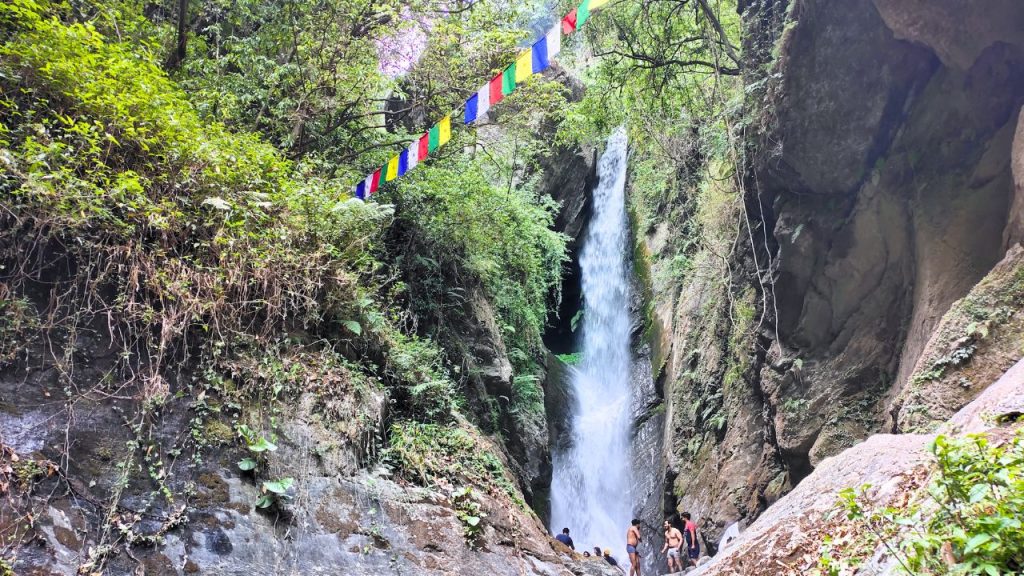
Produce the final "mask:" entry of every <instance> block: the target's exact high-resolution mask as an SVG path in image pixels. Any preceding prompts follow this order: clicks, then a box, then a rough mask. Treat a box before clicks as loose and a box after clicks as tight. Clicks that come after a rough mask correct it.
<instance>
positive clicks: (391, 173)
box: [384, 156, 398, 182]
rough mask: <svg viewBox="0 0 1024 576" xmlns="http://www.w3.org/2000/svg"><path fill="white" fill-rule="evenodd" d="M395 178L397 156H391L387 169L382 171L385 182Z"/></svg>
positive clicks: (396, 176)
mask: <svg viewBox="0 0 1024 576" xmlns="http://www.w3.org/2000/svg"><path fill="white" fill-rule="evenodd" d="M395 178H398V156H392V157H391V160H388V171H387V172H385V173H384V181H385V182H391V181H392V180H394V179H395Z"/></svg>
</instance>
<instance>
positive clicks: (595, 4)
mask: <svg viewBox="0 0 1024 576" xmlns="http://www.w3.org/2000/svg"><path fill="white" fill-rule="evenodd" d="M607 3H608V0H583V2H581V3H580V7H579V8H578V9H577V10H576V28H577V29H579V28H580V27H582V26H583V24H584V23H585V22H586V21H587V19H588V18H590V13H591V12H593V11H594V10H597V9H598V8H600V7H601V6H604V5H605V4H607Z"/></svg>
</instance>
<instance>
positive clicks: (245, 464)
mask: <svg viewBox="0 0 1024 576" xmlns="http://www.w3.org/2000/svg"><path fill="white" fill-rule="evenodd" d="M238 467H239V468H240V469H242V470H245V471H246V472H248V471H249V470H253V469H255V468H256V460H254V459H252V458H242V459H241V460H239V461H238Z"/></svg>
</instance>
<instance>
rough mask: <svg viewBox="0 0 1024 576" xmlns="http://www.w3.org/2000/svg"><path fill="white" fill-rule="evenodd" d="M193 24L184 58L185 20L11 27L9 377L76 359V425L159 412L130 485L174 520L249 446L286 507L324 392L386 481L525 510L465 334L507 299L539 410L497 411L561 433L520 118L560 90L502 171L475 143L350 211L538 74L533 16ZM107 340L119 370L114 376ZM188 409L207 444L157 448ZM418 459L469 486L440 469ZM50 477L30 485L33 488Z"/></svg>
mask: <svg viewBox="0 0 1024 576" xmlns="http://www.w3.org/2000/svg"><path fill="white" fill-rule="evenodd" d="M174 4H177V3H174ZM182 6H184V7H185V9H186V10H187V11H188V14H186V16H185V17H186V20H187V24H188V30H187V32H186V34H185V38H184V40H185V42H184V44H185V46H184V50H181V48H182V38H181V37H180V36H179V35H177V24H179V23H180V22H176V20H175V19H176V18H177V16H179V14H177V13H176V12H175V11H174V6H171V5H170V3H168V5H159V4H149V3H141V2H133V1H123V2H121V1H109V2H95V3H77V2H48V1H46V0H41V1H36V0H16V1H14V2H10V3H5V4H4V5H3V6H0V42H2V45H0V166H2V169H0V263H2V267H0V270H2V272H0V311H2V312H3V314H2V319H0V336H2V337H0V368H7V369H13V370H19V369H28V370H31V369H33V368H34V367H37V366H38V363H39V362H44V363H54V364H55V365H56V366H58V367H59V369H60V381H61V384H62V386H63V391H64V398H63V399H62V400H63V401H64V402H65V403H66V405H67V407H68V408H67V409H68V413H69V417H70V413H71V410H73V408H74V406H75V404H76V402H79V401H80V400H81V399H83V398H92V397H96V395H97V394H99V395H117V394H123V392H124V391H126V390H129V391H133V390H137V391H138V392H137V393H135V392H132V393H131V394H130V396H135V397H137V398H139V402H138V403H137V405H136V406H134V409H133V410H134V411H133V412H131V413H128V414H126V415H125V418H126V420H127V422H128V423H130V426H131V428H132V430H133V431H134V434H135V435H136V437H137V439H138V440H137V442H135V443H134V453H133V454H132V455H131V456H130V457H129V458H128V459H127V460H126V461H124V462H122V463H121V464H120V466H121V468H122V470H123V471H124V472H123V473H124V476H123V480H124V482H125V483H127V481H128V479H129V478H130V477H133V475H134V474H135V473H136V472H138V473H142V474H144V475H148V476H149V478H150V479H151V480H152V483H153V485H154V489H153V494H154V498H153V501H152V502H151V505H152V506H155V507H157V508H161V507H172V506H175V501H176V496H175V494H176V492H175V488H174V487H173V486H171V485H170V483H171V481H170V479H169V478H170V475H169V474H168V473H167V469H166V468H165V467H166V466H174V462H175V460H176V459H177V457H178V456H179V455H182V454H184V455H188V456H189V458H190V459H191V461H192V462H193V464H198V463H201V462H202V460H203V458H204V454H205V453H206V451H207V450H208V448H210V447H211V446H216V445H218V444H219V443H222V442H225V441H226V442H231V443H237V444H240V445H241V446H242V448H243V449H244V450H246V451H247V452H248V454H249V456H247V457H246V458H244V459H243V460H241V461H240V462H239V464H238V465H239V468H241V469H242V470H243V471H254V473H256V474H257V475H258V477H259V478H261V479H262V481H263V483H262V486H263V490H264V493H265V495H264V497H263V498H261V500H260V501H259V502H258V503H257V505H258V506H260V507H266V506H272V505H274V504H277V503H282V502H284V501H285V500H286V499H287V494H288V493H289V491H290V488H291V486H292V485H293V483H294V479H292V478H289V477H284V476H282V473H283V472H282V471H280V470H278V471H273V472H272V471H271V470H270V469H268V468H267V466H268V462H267V458H266V455H267V454H269V453H270V452H272V451H274V450H275V449H276V446H275V442H276V441H277V440H276V439H277V434H278V428H279V426H280V424H281V419H282V417H283V415H286V414H287V413H288V411H289V410H291V409H292V407H293V406H294V404H295V400H296V399H300V398H304V397H306V396H310V395H311V396H312V397H313V398H314V399H315V400H314V404H313V410H314V412H315V413H316V414H317V417H318V418H321V419H322V420H323V421H324V422H325V423H326V424H325V425H327V426H328V427H329V428H330V429H331V430H332V431H333V432H335V433H336V434H338V437H339V438H342V439H345V440H346V441H348V442H351V443H352V444H353V445H356V446H359V447H360V448H359V449H360V452H361V454H362V458H364V459H365V461H366V462H367V463H369V462H371V461H373V460H375V459H377V458H378V457H379V456H380V455H381V454H382V451H383V454H384V456H386V458H385V462H387V463H389V464H391V465H394V466H396V467H397V469H398V470H397V471H398V472H399V473H401V474H404V475H406V476H407V477H408V478H409V479H410V480H412V481H417V482H424V483H428V484H430V483H434V482H437V481H443V482H445V483H448V482H461V483H466V484H477V485H480V486H483V487H484V489H488V490H491V489H497V490H498V491H502V492H507V493H508V494H509V495H510V496H509V497H515V494H516V493H517V492H516V490H515V489H514V487H513V486H512V484H511V479H510V477H509V475H508V473H507V472H506V471H505V466H504V464H503V463H502V460H501V458H500V457H499V456H498V455H497V452H495V450H494V446H493V445H492V444H490V443H485V442H483V441H482V440H481V439H479V438H477V437H475V436H474V434H476V433H475V432H473V431H474V430H475V428H474V427H472V426H471V425H470V424H469V423H467V421H466V420H467V418H468V419H469V420H475V419H477V418H488V417H489V415H486V414H485V415H478V414H474V413H472V412H470V411H468V410H467V409H466V390H465V389H464V388H463V386H462V383H463V380H464V379H465V378H466V377H467V376H468V375H467V374H465V373H464V371H462V370H461V369H462V368H463V358H462V354H463V352H464V346H465V343H463V342H461V341H460V339H459V336H460V334H459V330H461V328H462V327H463V325H464V323H465V322H467V321H468V320H469V318H470V315H471V313H472V310H471V309H470V308H469V306H468V303H469V302H471V301H473V300H474V299H476V300H480V301H485V302H488V303H489V304H488V305H489V306H492V307H493V311H494V316H495V322H496V325H497V327H498V330H499V332H498V333H499V335H501V336H503V337H504V338H505V340H506V345H507V346H508V348H509V349H510V351H511V352H514V353H512V354H510V355H511V357H512V358H513V359H514V360H515V368H516V370H517V374H516V379H515V382H516V383H517V386H516V390H517V393H516V394H514V396H515V397H514V398H513V399H512V400H513V401H512V402H511V403H508V402H506V403H503V404H494V405H492V406H491V408H492V410H497V411H499V412H504V413H507V417H506V416H503V415H502V414H498V415H497V418H495V419H494V427H493V428H492V431H493V432H502V430H501V429H500V426H501V423H502V422H505V421H509V419H514V418H523V417H526V416H524V414H526V415H527V416H528V415H529V413H533V414H536V412H537V411H538V410H542V405H541V404H540V403H539V402H538V396H537V394H538V388H537V386H538V384H537V379H536V375H535V374H534V371H535V370H536V369H537V360H536V359H537V358H539V354H540V334H541V331H542V330H543V327H544V325H545V322H546V320H547V318H546V316H547V310H548V308H549V305H550V303H551V302H552V301H554V300H555V299H557V298H558V290H559V284H560V275H561V267H562V263H563V260H564V258H565V256H564V253H565V240H564V238H563V237H562V236H561V235H560V234H558V233H557V232H554V231H552V230H551V222H552V218H553V211H554V209H555V206H554V205H553V204H552V203H551V202H550V200H545V199H543V198H540V197H539V196H538V195H537V193H536V192H535V191H534V186H533V182H534V179H535V178H534V176H532V174H533V172H532V170H533V169H532V162H533V161H534V157H535V155H536V154H537V153H538V152H540V151H541V147H540V146H539V145H537V138H538V136H537V135H536V133H535V130H534V126H535V125H536V124H537V122H540V121H544V120H545V115H544V113H543V112H542V113H541V114H540V115H539V116H538V115H536V114H531V113H527V112H517V110H532V109H533V108H534V105H535V104H541V106H540V109H541V110H542V111H543V110H545V109H549V108H550V105H551V104H552V103H557V102H559V101H561V100H562V99H563V95H562V94H563V91H562V89H561V87H560V86H559V85H557V84H553V83H549V82H542V81H538V82H536V83H535V84H536V85H535V86H530V87H527V88H526V89H524V90H522V91H521V93H520V94H518V95H517V96H516V97H514V98H510V99H509V107H508V112H507V120H506V121H503V122H502V125H501V129H502V130H503V131H505V133H506V134H508V137H509V138H511V139H514V140H515V139H518V141H519V142H521V144H522V145H520V146H516V147H512V148H504V147H502V146H500V145H496V146H492V147H489V148H488V149H486V150H485V152H486V158H487V160H488V162H487V163H486V164H484V163H482V162H480V159H479V158H477V157H476V154H477V151H476V150H475V149H474V147H473V146H471V144H472V141H473V140H472V139H473V137H474V135H473V134H472V133H470V134H463V135H462V136H460V137H459V138H458V139H457V140H455V141H453V142H452V143H450V144H449V146H447V147H446V148H445V149H443V151H442V152H441V153H440V154H439V155H438V156H437V157H436V158H435V159H434V160H433V161H432V162H430V163H429V164H427V165H424V166H423V167H421V168H420V169H419V170H417V171H416V172H415V173H413V174H411V175H410V176H409V177H407V178H405V179H403V180H402V181H401V182H399V183H396V184H392V185H388V186H386V187H385V188H384V190H383V191H382V193H381V194H380V196H379V199H375V201H372V202H365V203H364V202H360V201H358V200H355V199H353V198H350V191H351V184H352V182H353V181H354V180H357V179H359V178H361V177H362V175H363V173H364V172H365V171H367V170H369V169H371V167H376V166H378V165H379V164H380V163H381V162H382V160H383V159H384V158H386V157H387V155H389V154H392V153H394V151H395V150H396V148H397V144H399V143H402V142H408V141H409V140H410V138H409V137H408V136H407V134H408V132H410V131H413V130H419V129H421V128H422V123H423V122H422V119H423V118H429V119H433V118H436V117H439V116H440V115H441V114H440V112H441V111H442V110H444V111H447V109H448V108H450V107H451V105H452V104H453V101H454V100H455V99H457V98H458V97H459V95H460V94H461V93H462V92H463V91H465V90H466V89H467V88H469V87H474V86H473V84H474V83H476V82H477V81H478V78H479V77H481V76H482V75H484V74H485V73H486V72H488V71H489V70H490V69H492V68H494V67H497V66H501V65H503V64H505V63H506V62H507V60H508V58H510V57H512V56H513V55H514V49H513V46H514V43H515V41H516V40H517V39H519V38H522V37H523V36H524V34H526V32H525V31H524V29H523V28H522V26H521V24H520V23H521V22H522V19H521V18H520V16H519V15H517V14H513V15H512V16H513V17H512V18H511V20H509V19H508V15H507V14H506V15H505V16H504V19H505V20H506V21H508V22H509V24H508V25H507V26H504V27H501V26H499V27H494V26H487V27H482V26H479V24H480V22H481V21H491V20H492V19H493V17H494V13H493V12H488V10H489V9H488V8H486V7H483V6H474V7H473V8H472V9H469V8H468V7H464V8H463V9H462V10H454V11H451V12H452V13H451V14H447V15H446V12H448V11H449V10H448V9H447V7H446V6H445V7H442V6H441V4H440V3H438V4H432V3H429V2H426V3H416V4H408V3H400V2H392V3H390V4H379V3H360V2H350V1H345V0H337V1H335V0H330V1H324V2H317V3H300V4H295V3H291V2H281V3H273V2H270V3H267V2H243V3H231V4H221V3H214V4H209V3H203V4H201V5H197V6H195V7H192V6H190V5H189V3H187V2H186V3H183V4H182ZM525 8H526V7H524V9H525ZM424 23H427V24H429V27H430V29H431V31H432V33H431V35H430V41H429V42H428V43H426V45H425V46H424V52H423V55H422V57H421V58H419V60H418V61H417V60H416V59H415V58H414V57H410V59H409V61H408V62H407V64H409V65H411V64H415V66H414V67H413V69H412V70H410V71H409V72H408V73H407V74H405V75H404V76H401V77H398V79H396V77H392V76H389V75H387V74H384V73H383V72H382V71H381V67H380V66H378V57H379V54H380V53H381V51H382V50H383V53H385V54H387V45H388V42H392V43H393V42H395V41H396V38H397V35H399V34H400V33H402V32H403V31H407V30H405V29H407V28H409V27H412V26H424V25H425V24H424ZM475 30H483V32H482V33H476V32H474V31H475ZM381 46H383V47H384V48H381ZM386 103H388V105H387V106H386V105H385V104H386ZM389 106H391V107H389ZM395 106H397V108H396V107H395ZM414 111H416V113H415V114H413V112H414ZM414 118H415V119H414ZM513 178H514V179H515V180H517V185H515V186H510V185H509V182H510V181H511V180H512V179H513ZM94 339H109V341H110V344H111V346H112V347H113V348H114V350H115V351H116V352H115V353H114V354H112V355H109V357H111V358H112V361H110V362H109V364H105V363H102V362H101V365H102V370H103V373H102V377H101V378H98V379H93V378H91V377H90V373H89V370H90V368H89V367H88V366H89V365H90V364H91V359H92V358H91V357H92V356H93V355H96V354H98V353H99V350H102V349H103V348H102V347H100V346H99V345H98V344H91V345H89V344H83V343H84V342H86V341H90V342H94V341H95V340H94ZM61 349H63V350H66V351H67V352H66V353H63V352H50V353H47V352H45V351H47V350H49V351H53V350H61ZM48 354H49V355H48ZM103 357H108V356H107V355H104V356H103ZM172 402H173V403H178V402H184V403H185V404H186V405H188V406H189V410H190V411H191V413H192V414H193V415H194V417H193V418H192V420H191V430H190V434H187V435H185V437H184V439H182V440H181V443H180V444H176V445H174V446H163V447H159V446H156V444H154V443H153V441H152V440H147V438H152V434H151V430H153V429H155V428H156V427H159V426H160V421H161V415H162V410H163V407H165V406H167V405H169V403H172ZM413 431H415V432H416V434H415V436H410V434H411V433H412V432H413ZM452 434H456V435H457V436H458V435H460V434H461V435H462V436H458V438H461V439H460V440H459V441H457V442H452V441H450V439H451V438H452V436H451V435H452ZM413 437H414V438H416V441H415V442H413V441H411V440H410V438H413ZM416 450H419V451H420V452H424V451H425V452H427V453H437V454H448V457H449V458H453V459H455V460H456V461H459V460H461V459H465V460H466V462H467V467H466V468H464V469H453V468H451V467H429V466H428V467H426V468H424V466H423V464H422V463H419V462H418V461H415V460H413V459H411V458H413V457H412V456H410V455H411V454H414V453H416V452H415V451H416ZM154 451H155V452H154ZM153 454H162V455H161V456H159V457H154V456H153ZM71 457H72V455H71V454H68V453H64V454H63V455H62V456H61V458H57V459H54V460H55V461H62V462H67V461H68V459H69V458H71ZM432 457H434V456H432ZM481 459H482V460H481ZM477 460H480V462H481V463H479V464H472V462H476V461H477ZM32 462H35V461H34V460H33V461H32ZM61 466H63V465H61ZM47 469H48V468H46V467H39V470H47ZM33 470H35V468H33ZM460 470H461V471H460ZM61 473H63V469H62V468H61ZM43 476H45V475H40V474H36V473H35V472H33V471H31V470H30V471H29V472H27V473H26V479H27V483H26V487H27V486H30V485H31V481H34V479H38V478H40V477H43ZM515 498H517V497H515ZM110 505H111V506H113V507H116V506H117V498H116V496H115V498H114V499H113V500H112V502H111V504H110ZM26 513H27V514H29V516H25V517H26V518H30V517H31V512H26ZM108 521H112V520H111V519H110V518H108ZM108 528H109V527H108ZM108 533H109V530H105V531H104V534H105V536H104V539H106V538H108V536H107V534H108ZM115 534H116V532H115ZM109 543H110V542H109V541H106V540H105V541H104V542H101V544H103V545H104V546H105V547H104V546H100V547H99V548H98V549H97V550H98V551H97V556H96V557H95V558H92V559H90V560H89V562H90V563H91V564H90V565H89V566H86V568H88V569H92V568H98V567H101V566H102V565H103V562H104V555H105V554H106V553H107V552H109V551H110V547H109V546H108V544H109ZM104 551H106V552H104Z"/></svg>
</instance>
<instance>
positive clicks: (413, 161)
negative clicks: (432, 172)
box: [405, 140, 420, 172]
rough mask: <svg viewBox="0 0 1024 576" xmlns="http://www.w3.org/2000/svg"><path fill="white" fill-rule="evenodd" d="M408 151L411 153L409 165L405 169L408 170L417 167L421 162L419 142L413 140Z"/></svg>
mask: <svg viewBox="0 0 1024 576" xmlns="http://www.w3.org/2000/svg"><path fill="white" fill-rule="evenodd" d="M406 152H408V153H409V166H408V167H407V168H406V169H405V171H406V172H408V171H409V170H412V169H413V168H415V167H416V165H417V164H419V163H420V160H419V156H420V152H419V142H417V141H416V140H413V141H412V144H409V147H408V148H406Z"/></svg>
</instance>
